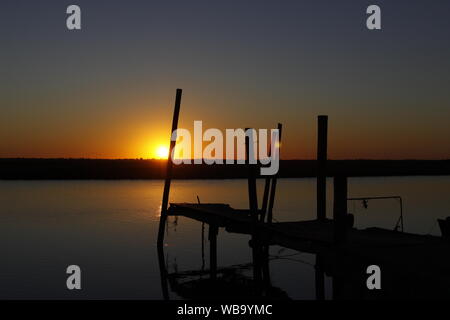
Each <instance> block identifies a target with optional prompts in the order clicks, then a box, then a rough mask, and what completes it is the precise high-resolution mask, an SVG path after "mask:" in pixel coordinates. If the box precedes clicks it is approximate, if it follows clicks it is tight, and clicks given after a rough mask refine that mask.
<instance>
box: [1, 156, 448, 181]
mask: <svg viewBox="0 0 450 320" xmlns="http://www.w3.org/2000/svg"><path fill="white" fill-rule="evenodd" d="M165 164H166V162H165V161H164V160H139V159H121V160H108V159H28V158H20V159H0V180H97V179H98V180H133V179H136V180H138V179H139V180H142V179H144V180H147V179H164V178H165V167H166V165H165ZM316 170H317V163H316V161H315V160H281V162H280V171H279V177H280V178H308V177H315V176H316ZM327 173H328V176H333V175H335V174H344V175H347V176H349V177H364V176H367V177H373V176H424V175H431V176H433V175H450V160H329V161H328V170H327ZM247 176H248V169H247V167H246V166H245V165H206V164H203V165H178V166H177V165H176V166H174V167H173V179H243V178H247Z"/></svg>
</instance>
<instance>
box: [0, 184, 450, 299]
mask: <svg viewBox="0 0 450 320" xmlns="http://www.w3.org/2000/svg"><path fill="white" fill-rule="evenodd" d="M246 188H247V185H246V181H245V180H221V181H200V180H192V181H175V182H173V184H172V189H171V199H170V200H171V201H173V202H196V201H197V200H196V196H197V195H198V196H199V197H200V200H201V201H202V202H204V203H206V202H221V203H229V204H231V205H232V206H233V207H235V208H246V207H247V206H248V204H247V197H246V195H247V193H246V192H247V189H246ZM162 189H163V181H157V180H156V181H0V206H1V212H0V250H1V253H2V258H3V259H2V262H1V263H0V298H2V299H5V298H25V299H26V298H43V299H45V298H60V299H66V298H90V299H101V298H110V299H116V298H125V299H133V298H134V299H136V298H138V299H141V298H142V299H161V298H162V294H161V285H160V278H159V268H158V260H157V255H156V233H157V228H158V219H159V209H160V204H161V195H162ZM259 190H260V191H261V190H262V184H260V185H259ZM449 192H450V177H389V178H383V177H381V178H352V179H349V197H361V196H384V195H386V196H389V195H400V196H402V198H403V202H404V203H403V206H404V208H403V209H404V216H405V230H406V231H408V232H414V233H422V234H427V233H431V234H436V235H439V234H440V231H439V228H438V226H437V224H436V219H437V218H443V217H446V216H449V215H450V197H449ZM328 194H329V199H328V208H327V209H328V216H329V217H331V216H332V211H331V207H332V196H331V195H332V185H331V180H330V181H328ZM315 210H316V207H315V180H314V179H281V180H280V181H279V184H278V190H277V198H276V203H275V211H274V215H275V218H276V219H277V220H278V221H290V220H302V219H313V218H314V217H315ZM349 211H350V212H352V213H354V214H355V218H356V219H355V220H356V226H357V227H359V228H365V227H369V226H378V227H385V228H393V227H394V225H395V223H396V220H397V218H398V214H399V203H398V201H397V200H381V201H369V206H368V208H367V209H364V208H363V206H362V204H361V203H360V202H354V203H352V202H349ZM248 240H249V237H247V236H242V235H235V234H229V233H227V232H225V231H223V230H221V231H220V233H219V238H218V265H219V267H221V266H222V267H224V266H231V265H241V264H245V263H248V262H251V251H250V249H249V247H248ZM201 245H202V243H201V223H199V222H195V221H191V220H187V219H184V218H179V219H178V220H175V219H174V218H171V219H170V221H169V224H168V235H167V236H166V254H167V262H168V266H169V272H173V271H188V270H198V269H200V268H201V266H202V256H201ZM206 246H207V243H206ZM207 252H208V250H206V253H207ZM271 254H272V255H273V256H277V257H282V258H280V259H274V260H272V261H271V262H270V272H271V278H272V284H273V285H274V286H277V287H279V288H281V289H283V290H284V291H285V292H287V293H288V295H289V296H290V297H291V298H294V299H313V298H314V297H315V288H314V267H313V264H314V261H315V258H314V256H313V255H310V254H305V253H297V252H294V251H290V250H283V249H282V248H280V247H272V248H271ZM206 261H208V259H207V257H206ZM71 264H76V265H79V266H80V267H81V269H82V290H81V291H76V292H75V291H68V290H67V289H66V286H65V284H66V278H67V275H66V273H65V270H66V267H67V266H68V265H71ZM249 274H250V272H249ZM330 291H331V290H330V279H328V278H327V279H326V295H327V297H330ZM171 298H179V297H177V295H176V294H175V293H173V292H172V293H171Z"/></svg>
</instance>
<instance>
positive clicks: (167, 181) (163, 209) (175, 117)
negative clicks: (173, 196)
mask: <svg viewBox="0 0 450 320" xmlns="http://www.w3.org/2000/svg"><path fill="white" fill-rule="evenodd" d="M182 92H183V90H181V89H177V93H176V97H175V107H174V111H173V119H172V131H170V147H169V155H168V158H167V164H166V179H165V181H164V193H163V199H162V204H161V216H160V218H159V230H158V246H162V245H163V242H164V226H165V224H166V220H167V206H168V204H169V192H170V182H171V180H172V166H173V163H172V151H173V149H174V148H175V144H176V139H175V140H172V134H173V132H174V131H175V130H177V128H178V116H179V115H180V105H181V94H182Z"/></svg>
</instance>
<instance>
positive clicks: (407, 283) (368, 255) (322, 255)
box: [158, 90, 450, 299]
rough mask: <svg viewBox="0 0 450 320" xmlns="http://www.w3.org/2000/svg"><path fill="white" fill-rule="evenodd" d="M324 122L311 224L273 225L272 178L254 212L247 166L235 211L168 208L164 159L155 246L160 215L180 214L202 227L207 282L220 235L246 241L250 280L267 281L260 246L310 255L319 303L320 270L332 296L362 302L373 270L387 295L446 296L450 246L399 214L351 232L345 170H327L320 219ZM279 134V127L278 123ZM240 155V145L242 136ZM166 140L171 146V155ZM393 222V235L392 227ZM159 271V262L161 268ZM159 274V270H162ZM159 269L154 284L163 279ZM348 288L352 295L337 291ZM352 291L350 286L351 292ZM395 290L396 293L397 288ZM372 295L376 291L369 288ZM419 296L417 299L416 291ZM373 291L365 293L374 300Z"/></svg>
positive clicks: (323, 122)
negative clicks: (411, 227) (330, 185)
mask: <svg viewBox="0 0 450 320" xmlns="http://www.w3.org/2000/svg"><path fill="white" fill-rule="evenodd" d="M180 100H181V90H180V91H178V92H177V100H176V101H177V102H176V105H175V116H174V122H173V123H174V125H173V127H172V132H173V130H175V129H176V126H177V122H178V114H179V107H180V106H179V104H180ZM327 119H328V118H327V117H326V116H319V121H318V123H319V126H318V147H317V154H318V174H317V219H315V220H310V221H292V222H274V221H273V212H272V211H273V207H274V201H275V192H276V184H277V176H276V175H274V176H271V177H266V178H265V186H264V193H263V197H262V205H261V208H260V207H259V206H258V199H257V190H256V174H255V172H256V166H255V165H250V164H247V165H248V169H249V176H248V195H249V208H248V209H235V208H232V207H231V206H229V205H228V204H222V203H170V206H169V202H168V198H169V191H170V179H171V176H170V173H171V166H172V163H171V160H170V159H169V161H168V167H167V177H166V184H165V189H164V195H163V206H162V212H161V221H160V233H159V237H158V248H159V254H160V258H161V257H162V258H163V255H162V250H163V245H162V244H163V238H164V225H165V221H166V219H167V217H168V216H182V217H185V218H189V219H194V220H196V221H199V222H202V223H204V224H207V225H208V226H209V236H208V238H209V241H210V246H209V247H210V248H209V249H210V254H209V258H210V263H209V272H210V278H211V279H212V280H214V279H216V276H217V251H218V249H217V235H218V231H219V230H220V228H223V229H225V231H227V232H231V233H240V234H247V235H249V236H251V240H250V246H251V248H252V252H253V277H254V280H255V281H256V282H261V283H268V282H270V275H269V270H268V248H269V246H272V245H277V246H282V247H285V248H289V249H293V250H298V251H302V252H308V253H313V254H316V258H317V260H316V291H317V298H318V299H323V298H324V292H323V291H324V289H323V286H324V280H323V277H324V272H326V273H327V274H329V275H331V276H332V277H333V296H334V297H335V298H338V297H363V296H365V295H367V294H368V293H367V292H368V290H367V288H366V279H367V277H368V275H367V274H366V268H367V267H368V266H369V265H373V264H375V265H378V266H379V267H380V268H381V270H382V277H383V294H386V295H387V296H389V297H391V298H392V297H395V296H396V295H397V294H398V293H399V292H401V294H402V297H408V295H411V296H412V297H416V296H417V295H419V296H420V295H424V296H425V297H433V296H435V297H447V298H448V297H450V254H449V253H450V241H448V239H445V238H443V237H437V236H430V235H416V234H410V233H406V232H404V230H403V216H402V215H401V216H400V219H399V223H401V224H399V223H397V226H396V228H395V229H394V230H387V229H381V228H374V227H372V228H367V229H356V228H355V227H354V226H353V225H354V221H353V220H354V217H353V216H352V215H350V214H348V212H347V201H348V200H349V198H348V195H347V177H346V175H345V172H336V173H333V174H332V176H333V180H334V204H333V219H328V218H327V217H326V179H325V178H326V176H327V175H330V172H329V171H327V160H326V154H327V150H326V149H327V126H328V125H327ZM278 128H279V129H280V131H281V125H279V126H278ZM246 144H247V157H248V145H249V141H248V139H247V141H246ZM173 147H174V143H172V144H171V151H172V149H173ZM399 225H401V231H399V230H398V227H399ZM161 267H162V270H163V268H164V262H162V263H161ZM164 270H165V269H164ZM164 270H163V271H162V279H163V278H167V274H166V271H164ZM346 283H347V285H348V284H349V283H350V284H351V287H352V293H351V294H348V292H347V291H348V290H347V291H346V289H345V287H346ZM355 288H356V289H355ZM399 288H400V289H399ZM375 291H377V290H375ZM419 293H420V294H419ZM377 294H378V293H376V292H373V293H371V296H375V297H377V296H376V295H377Z"/></svg>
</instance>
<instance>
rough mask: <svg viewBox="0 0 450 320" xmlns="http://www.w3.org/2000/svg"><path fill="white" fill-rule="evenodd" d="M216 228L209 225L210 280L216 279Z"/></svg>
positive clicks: (217, 230)
mask: <svg viewBox="0 0 450 320" xmlns="http://www.w3.org/2000/svg"><path fill="white" fill-rule="evenodd" d="M218 232H219V229H218V228H217V226H214V225H211V224H210V225H209V236H208V238H209V275H210V278H211V280H215V279H217V234H218Z"/></svg>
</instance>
